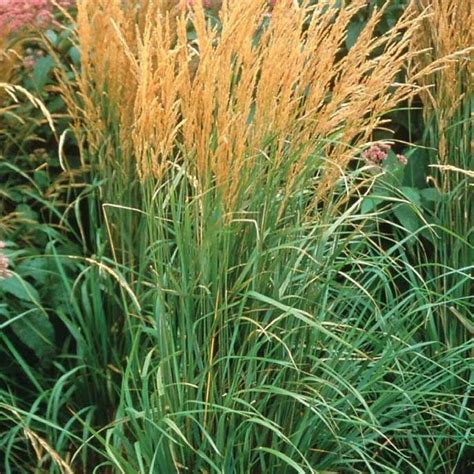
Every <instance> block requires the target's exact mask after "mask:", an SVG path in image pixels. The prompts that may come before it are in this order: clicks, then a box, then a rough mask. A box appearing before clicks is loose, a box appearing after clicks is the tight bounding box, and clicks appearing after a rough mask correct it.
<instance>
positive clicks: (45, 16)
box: [0, 0, 75, 34]
mask: <svg viewBox="0 0 474 474" xmlns="http://www.w3.org/2000/svg"><path fill="white" fill-rule="evenodd" d="M57 3H58V4H59V5H60V6H61V7H63V8H69V7H71V6H73V5H74V3H75V0H57ZM54 8H55V6H54V4H53V2H52V1H51V0H0V32H2V34H4V33H7V34H8V33H12V32H17V31H20V30H22V29H25V28H32V27H33V28H34V27H38V28H46V27H48V26H49V25H50V24H51V22H52V21H53V12H54Z"/></svg>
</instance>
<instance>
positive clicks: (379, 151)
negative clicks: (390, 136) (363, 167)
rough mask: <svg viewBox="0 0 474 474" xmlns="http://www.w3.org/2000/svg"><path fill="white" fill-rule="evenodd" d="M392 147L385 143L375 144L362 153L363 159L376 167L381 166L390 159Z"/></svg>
mask: <svg viewBox="0 0 474 474" xmlns="http://www.w3.org/2000/svg"><path fill="white" fill-rule="evenodd" d="M390 148H391V147H390V145H387V144H385V143H374V144H373V145H371V147H370V148H369V149H368V150H365V151H364V153H362V157H363V158H364V159H365V160H366V161H368V162H369V163H372V164H374V165H380V164H381V163H382V162H383V161H384V160H386V159H387V157H388V152H389V151H390Z"/></svg>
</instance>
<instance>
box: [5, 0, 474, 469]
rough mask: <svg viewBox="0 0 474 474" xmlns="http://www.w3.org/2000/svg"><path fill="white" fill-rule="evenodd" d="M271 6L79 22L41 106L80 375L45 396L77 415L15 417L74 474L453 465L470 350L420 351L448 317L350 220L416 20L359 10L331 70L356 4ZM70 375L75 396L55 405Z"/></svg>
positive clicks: (380, 239)
mask: <svg viewBox="0 0 474 474" xmlns="http://www.w3.org/2000/svg"><path fill="white" fill-rule="evenodd" d="M272 3H274V6H273V7H272V8H273V9H272V10H271V16H270V15H268V13H269V12H270V10H269V8H270V7H269V4H268V2H267V1H266V0H265V1H264V0H261V1H250V0H245V1H241V2H237V1H224V2H223V4H222V7H221V8H220V9H218V13H216V12H214V11H213V12H208V11H207V10H206V9H205V8H204V6H203V5H202V3H201V2H193V5H191V6H190V5H189V2H187V1H184V0H183V1H181V2H173V1H166V0H163V1H159V0H148V1H142V2H122V1H119V0H107V1H106V0H99V1H92V0H81V1H80V2H79V3H78V17H77V40H78V44H79V48H80V51H81V69H80V71H77V78H76V81H75V82H74V83H73V84H70V83H68V82H67V81H66V80H63V83H62V91H63V96H64V99H65V101H66V103H67V105H68V108H69V112H70V114H71V119H72V125H71V126H72V129H73V131H74V134H75V136H76V139H77V143H78V146H79V148H80V151H81V160H82V164H83V165H84V168H85V170H86V171H87V172H89V173H90V175H89V176H90V183H91V185H90V188H89V189H87V192H85V193H84V194H81V196H80V199H78V202H76V203H74V205H73V206H71V207H74V212H75V213H76V214H77V215H81V212H85V213H86V215H87V218H86V219H83V220H82V221H81V223H80V225H79V226H78V227H79V230H80V233H81V236H82V237H83V238H84V241H85V245H84V248H85V249H88V250H90V252H91V255H90V257H89V256H88V257H86V258H85V263H87V267H86V268H85V269H84V271H81V274H80V276H78V278H77V280H76V281H75V283H74V285H70V286H69V287H68V295H70V298H71V300H72V301H73V302H74V314H73V315H71V316H70V317H67V318H66V317H65V318H63V319H64V324H65V325H66V326H67V327H68V328H71V337H73V338H74V341H75V344H71V346H74V347H75V346H76V345H77V347H78V348H79V349H78V354H77V357H76V355H74V356H73V357H71V358H70V359H71V361H72V362H73V361H75V360H76V358H77V359H78V360H79V361H80V364H81V365H80V366H77V367H74V366H73V367H74V368H72V369H71V370H70V372H68V373H69V374H74V375H73V376H71V377H66V376H64V377H61V378H60V380H59V382H58V383H57V384H55V385H54V388H53V389H51V393H53V394H54V396H53V397H50V399H51V400H52V402H51V403H53V404H55V403H56V402H57V405H54V406H59V401H61V403H62V405H61V406H65V407H66V406H67V407H72V408H71V411H72V412H73V413H74V414H75V415H74V419H71V420H69V421H70V423H69V421H67V422H63V423H62V424H61V423H60V422H59V421H57V423H56V424H52V423H48V422H47V421H45V420H43V419H42V418H41V417H40V416H37V417H36V418H34V419H33V418H32V417H28V412H26V413H22V414H21V416H22V420H25V423H27V424H29V425H30V424H31V425H32V426H33V425H34V427H35V429H36V430H39V431H44V432H46V434H45V435H44V438H46V439H47V440H48V441H49V442H50V443H51V445H52V447H54V449H55V450H56V451H57V452H58V453H59V454H60V455H61V456H62V458H63V459H67V460H68V463H69V461H70V464H71V465H79V466H80V468H79V469H82V470H83V471H84V472H89V471H93V470H94V469H95V468H97V467H98V466H100V467H101V468H102V467H103V468H104V469H106V470H107V469H109V470H111V471H115V470H118V471H120V472H125V473H127V474H128V473H130V474H132V473H133V474H135V473H136V472H158V471H159V472H166V473H168V472H169V473H174V472H213V473H222V472H226V473H227V472H229V473H233V472H236V473H246V472H257V473H259V472H262V473H263V472H269V473H282V474H285V473H290V472H294V471H296V472H299V473H306V472H308V473H310V472H325V471H326V472H327V471H329V472H331V471H332V472H346V471H355V470H357V471H361V472H366V471H368V472H392V473H395V472H419V473H422V472H452V471H453V470H455V469H457V468H458V467H459V466H461V465H462V463H463V462H464V459H465V458H466V457H467V456H466V439H467V436H468V431H469V426H470V425H469V422H468V416H467V413H468V408H467V403H466V399H467V393H468V382H467V378H468V375H467V372H468V371H467V370H466V368H467V361H466V359H465V357H464V355H465V353H466V351H468V350H471V349H472V344H471V343H470V342H468V341H465V342H463V343H462V344H460V345H458V346H449V347H448V346H443V347H439V346H436V347H437V350H436V351H430V350H429V349H430V348H431V346H432V340H430V339H428V338H427V337H426V334H425V333H426V331H425V324H426V322H427V321H428V320H429V318H430V317H431V315H432V314H433V312H434V311H435V310H436V308H437V306H438V305H439V302H440V301H445V302H446V303H449V304H455V303H456V300H455V298H454V297H452V296H451V295H445V294H443V293H441V292H440V293H437V292H436V290H437V289H436V288H435V289H434V290H432V289H431V288H427V286H426V282H425V281H424V280H423V278H422V272H421V271H420V269H419V268H418V267H417V264H416V262H412V261H410V258H409V254H408V252H407V251H406V248H405V244H406V242H407V241H408V240H410V239H412V240H415V239H414V238H413V237H416V236H413V235H408V236H407V237H406V238H404V239H401V240H400V239H393V236H391V235H390V234H388V233H386V232H385V230H384V229H385V225H384V226H380V227H370V231H367V229H368V226H367V223H368V221H375V220H376V219H378V218H379V217H380V220H382V219H383V215H382V214H378V213H377V212H375V211H374V212H371V213H370V214H368V215H364V214H361V213H360V207H361V202H362V199H363V195H364V193H365V192H367V190H368V189H369V188H370V186H371V184H372V181H373V180H374V179H377V175H378V174H380V173H382V172H383V170H381V171H380V173H379V172H378V171H379V170H377V173H367V168H368V166H366V163H364V159H363V158H362V159H361V157H362V153H363V151H364V150H365V148H366V144H367V143H371V142H373V137H372V133H373V132H374V131H375V130H376V129H378V128H380V127H381V126H383V125H384V115H385V113H386V112H388V111H389V110H391V109H392V108H393V107H395V106H396V105H397V104H398V103H399V101H401V100H405V99H408V98H410V97H412V95H413V94H414V93H415V92H417V91H418V90H419V87H418V86H416V85H415V84H416V83H417V80H418V79H419V77H420V75H421V74H423V73H426V68H422V69H420V70H419V71H417V72H416V74H414V75H412V76H410V78H409V80H408V81H407V82H406V83H403V84H401V83H399V82H397V78H398V75H399V73H400V72H401V71H403V70H404V68H405V66H406V64H407V61H408V60H409V59H411V58H412V57H413V56H415V55H417V54H418V52H417V51H412V50H410V49H409V46H410V45H411V44H412V42H413V40H414V37H415V34H416V32H417V29H418V27H419V25H420V22H421V21H422V19H423V15H421V16H420V15H419V14H418V13H416V10H415V9H414V8H412V7H410V8H407V9H406V11H405V12H404V14H403V16H402V18H401V19H400V21H399V22H398V23H397V24H396V25H395V26H394V27H393V29H391V30H390V31H388V32H387V33H385V34H384V35H382V36H378V35H376V34H375V29H376V26H377V24H378V22H379V21H380V19H381V18H382V15H383V10H381V11H375V12H374V13H373V15H372V16H370V18H369V20H368V22H367V24H366V26H365V27H364V29H363V30H362V31H361V33H360V35H359V37H358V39H357V41H356V42H355V44H354V45H353V46H352V48H350V49H349V51H345V50H344V47H343V45H344V43H345V38H346V35H347V30H348V26H349V24H350V21H351V19H352V18H353V17H354V15H356V14H357V13H358V12H360V11H361V9H362V8H365V6H366V3H367V2H365V1H362V0H354V1H352V2H350V3H348V4H347V5H344V6H342V7H338V6H337V2H324V3H323V2H319V3H318V4H316V5H310V3H309V2H304V4H303V5H299V3H298V2H290V1H279V2H272ZM311 3H312V2H311ZM216 10H217V9H216ZM216 14H217V17H216V16H215V15H216ZM427 67H428V68H430V66H429V65H428V66H427ZM423 69H424V70H423ZM63 139H64V135H63V137H62V140H63ZM372 151H373V150H372ZM380 151H381V152H383V153H385V152H386V151H387V149H386V148H385V151H384V150H383V149H381V146H379V147H378V155H377V156H378V157H380V158H382V157H383V153H382V154H380ZM62 158H63V164H64V166H65V167H67V166H68V162H67V155H66V156H62ZM382 161H383V160H382ZM359 162H360V163H359ZM371 168H373V166H371ZM380 168H381V167H380ZM383 224H387V222H383ZM388 224H389V226H390V225H392V224H391V223H388ZM89 295H92V296H91V297H90V298H91V299H89ZM77 327H78V328H80V329H79V330H78V329H77ZM91 328H92V329H91ZM83 354H86V355H88V357H87V358H86V357H84V356H83ZM90 354H92V356H93V357H92V362H91V358H89V355H90ZM71 361H69V363H72V362H71ZM65 363H66V361H65ZM84 367H85V369H84ZM76 372H77V374H83V373H85V375H82V376H81V377H82V378H81V385H80V387H83V388H84V392H86V393H90V394H91V395H90V396H89V398H85V397H83V398H80V395H81V393H80V392H81V390H76V386H75V385H74V386H72V388H70V387H71V386H70V385H67V388H63V387H66V384H67V383H69V380H70V379H76V378H79V375H76ZM68 397H70V398H69V399H68ZM46 399H48V397H46V396H42V397H41V400H46ZM81 400H82V402H81ZM84 400H86V401H84ZM95 400H97V401H95ZM10 404H12V403H10ZM35 407H36V405H35ZM49 407H50V405H48V409H49ZM0 409H2V406H0ZM3 410H4V411H8V410H10V411H11V407H5V406H4V407H3ZM0 413H1V412H0ZM54 413H55V414H57V419H58V420H59V418H60V416H61V413H62V411H61V410H58V409H55V410H54ZM5 416H6V417H8V416H9V417H10V418H11V415H9V414H7V415H5ZM62 420H64V418H62ZM65 425H67V426H68V429H67V430H66V429H63V428H61V427H62V426H65ZM76 425H78V427H77V426H76ZM446 425H447V427H446V429H441V428H440V427H442V426H446ZM18 431H19V430H17V431H14V429H11V430H10V431H9V436H8V438H7V441H5V443H8V445H9V446H14V447H15V449H17V450H19V451H20V448H18V447H17V446H18V445H19V442H18V436H19V435H18ZM0 442H1V441H0ZM11 451H12V452H13V448H12V449H11ZM20 452H21V451H20Z"/></svg>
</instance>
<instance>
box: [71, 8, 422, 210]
mask: <svg viewBox="0 0 474 474" xmlns="http://www.w3.org/2000/svg"><path fill="white" fill-rule="evenodd" d="M184 3H185V2H170V1H166V2H162V1H158V0H149V1H146V2H140V4H139V5H140V7H139V8H137V7H136V4H135V3H133V2H127V3H125V6H124V4H123V2H121V1H119V0H111V1H109V0H108V1H105V0H101V1H99V2H97V1H91V0H82V1H81V2H79V3H78V17H77V32H78V41H79V45H80V50H81V54H82V64H81V74H80V77H79V82H78V88H79V95H80V98H81V101H80V102H79V104H80V105H77V106H76V107H75V108H74V104H78V102H77V100H74V98H73V97H72V96H71V94H69V95H70V98H69V100H68V102H69V104H70V105H71V107H72V110H71V111H72V112H73V115H74V116H75V117H77V118H79V119H80V121H81V122H82V123H84V124H87V127H86V128H87V133H86V134H85V135H83V134H82V133H80V134H79V135H80V137H79V138H80V141H81V143H87V146H88V147H89V149H90V150H93V152H92V154H93V155H97V150H99V149H100V150H102V151H101V153H100V154H101V158H100V163H99V162H98V163H97V164H98V166H99V167H100V166H104V167H111V169H121V170H122V172H123V173H125V177H127V178H128V177H130V172H134V173H138V175H139V176H140V178H141V179H142V180H143V179H145V178H147V177H150V176H152V177H154V178H155V179H161V178H162V177H163V175H164V172H165V170H166V169H168V168H169V167H170V165H171V163H175V164H176V163H178V164H179V163H186V166H187V168H188V171H189V172H190V173H191V174H192V175H193V176H194V177H195V178H196V180H197V182H198V183H199V185H200V186H201V189H204V188H205V187H206V186H205V184H204V183H209V182H215V183H216V184H217V185H218V186H219V187H221V189H223V192H224V194H225V195H226V199H227V204H228V207H229V209H231V208H232V207H233V204H232V201H233V200H234V197H235V196H236V195H237V194H239V192H241V191H242V190H243V189H245V188H246V187H247V184H246V180H247V178H248V175H249V174H252V173H253V172H254V170H255V169H256V168H258V167H259V166H261V165H260V164H257V161H258V157H259V156H262V154H264V153H267V152H268V151H269V149H270V145H269V144H270V143H271V149H272V153H271V156H272V158H271V161H270V162H268V163H267V164H266V166H268V167H278V166H280V165H281V163H282V161H284V160H285V157H286V156H288V155H291V154H293V153H294V152H295V151H296V150H297V151H298V154H299V156H300V158H299V160H298V161H297V162H295V163H294V166H293V170H292V175H293V176H289V179H288V181H287V182H286V184H285V187H286V188H287V189H286V191H285V192H286V193H287V192H289V188H291V187H292V186H293V185H294V183H295V182H297V175H298V173H299V172H300V170H301V169H302V168H304V167H305V166H306V163H307V160H316V159H319V160H320V162H321V166H320V172H321V174H322V177H321V179H320V180H319V181H318V189H317V193H316V195H317V196H318V197H320V198H321V197H324V196H327V193H328V192H329V191H330V190H331V189H333V188H334V186H335V184H336V183H337V182H339V181H340V180H341V178H342V176H343V174H344V170H345V169H346V168H347V166H348V164H349V162H350V161H351V159H353V158H354V156H355V155H356V154H357V150H359V149H360V148H361V147H362V146H364V145H365V144H366V142H367V141H369V140H370V138H371V135H372V133H373V131H374V130H375V129H376V128H377V127H380V126H381V125H382V123H383V116H384V114H385V113H386V112H388V111H389V110H391V109H393V108H394V107H395V106H396V105H397V104H398V103H399V102H400V101H402V100H405V99H407V98H409V97H411V96H412V95H413V94H414V91H415V89H416V88H415V81H408V82H406V83H403V84H401V83H398V82H397V75H398V74H399V73H400V71H402V70H403V68H404V65H405V64H406V62H407V60H408V59H409V58H410V57H411V56H412V55H414V54H416V53H414V52H410V51H409V48H408V46H409V45H410V43H411V41H412V38H413V35H414V34H415V32H416V31H417V28H418V26H419V24H420V21H421V19H420V15H418V14H417V13H416V10H415V9H414V8H413V7H409V8H407V9H406V11H405V13H404V15H403V16H402V18H401V19H400V21H399V22H398V23H397V25H396V26H395V27H394V28H393V29H391V30H390V31H388V32H387V33H386V34H385V35H383V36H376V35H375V27H376V25H377V24H378V22H379V21H380V19H381V17H382V15H383V9H382V10H379V11H376V12H375V13H374V14H373V15H372V16H371V18H370V19H369V21H368V22H367V24H366V26H365V27H364V29H363V31H362V32H361V34H360V35H359V38H358V39H357V41H356V43H355V44H354V46H353V47H352V48H351V50H350V51H349V52H348V54H346V55H342V54H341V50H342V47H343V44H344V40H345V37H346V34H347V27H348V24H349V21H350V20H351V18H353V16H354V15H355V14H357V12H359V11H360V10H361V9H362V8H364V7H366V3H367V2H365V1H364V0H356V1H353V2H350V3H349V4H348V5H347V6H345V7H342V8H338V7H336V5H335V4H333V3H331V2H329V3H322V4H317V5H313V6H309V5H308V4H306V3H305V2H303V3H304V5H303V6H298V4H297V3H296V2H278V3H277V4H276V5H275V7H274V8H273V10H272V12H271V16H268V4H267V2H266V1H264V0H261V1H251V2H250V1H242V2H223V5H222V8H221V9H220V13H219V20H220V23H219V27H218V28H217V27H212V26H211V25H210V24H209V22H208V21H207V20H206V16H205V12H204V9H203V7H202V5H201V4H200V2H196V5H195V6H193V8H192V9H191V10H189V9H186V8H185V5H184ZM190 28H192V29H193V30H194V31H195V38H194V39H192V40H190V38H189V35H188V31H189V29H190ZM66 95H68V94H67V93H66ZM110 127H114V128H116V129H117V133H116V134H115V135H114V143H113V144H112V143H110V140H111V138H110V136H109V129H110ZM321 145H323V146H322V147H321ZM316 148H318V149H320V150H319V156H318V157H315V156H314V151H315V149H316ZM117 150H119V152H118V151H117Z"/></svg>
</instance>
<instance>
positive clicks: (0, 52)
mask: <svg viewBox="0 0 474 474" xmlns="http://www.w3.org/2000/svg"><path fill="white" fill-rule="evenodd" d="M9 43H10V42H9V40H8V38H7V37H6V36H2V35H1V34H0V82H3V83H6V82H9V81H10V80H11V77H12V74H13V71H14V69H15V66H16V65H17V64H18V63H19V55H18V51H17V49H16V48H15V47H11V46H10V44H9ZM6 97H7V95H6V93H5V91H4V90H2V89H0V105H1V103H2V102H3V101H4V100H5V99H6Z"/></svg>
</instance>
